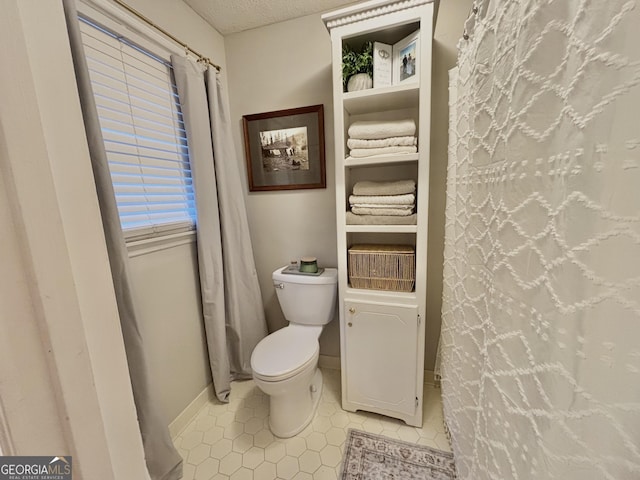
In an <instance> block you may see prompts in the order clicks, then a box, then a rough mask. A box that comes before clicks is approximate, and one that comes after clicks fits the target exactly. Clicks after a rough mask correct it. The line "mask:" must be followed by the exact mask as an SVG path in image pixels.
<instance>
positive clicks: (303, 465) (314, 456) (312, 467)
mask: <svg viewBox="0 0 640 480" xmlns="http://www.w3.org/2000/svg"><path fill="white" fill-rule="evenodd" d="M298 464H299V465H300V470H301V471H303V472H307V473H313V472H315V471H316V470H317V469H318V468H319V467H320V465H321V464H322V462H321V461H320V454H319V453H318V452H312V451H311V450H307V451H306V452H304V453H303V454H302V455H300V458H298Z"/></svg>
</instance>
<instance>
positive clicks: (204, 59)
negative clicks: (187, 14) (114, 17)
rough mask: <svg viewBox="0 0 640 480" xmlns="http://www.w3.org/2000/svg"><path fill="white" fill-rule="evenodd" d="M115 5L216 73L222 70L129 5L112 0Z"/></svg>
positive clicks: (118, 0)
mask: <svg viewBox="0 0 640 480" xmlns="http://www.w3.org/2000/svg"><path fill="white" fill-rule="evenodd" d="M113 1H114V2H115V3H117V4H118V5H120V6H121V7H122V8H124V9H125V10H127V11H128V12H129V13H132V14H133V15H135V16H136V17H138V18H139V19H140V20H142V21H143V22H145V23H147V24H148V25H150V26H152V27H153V28H155V29H156V30H158V31H159V32H160V33H162V34H163V35H165V36H167V37H169V38H170V39H171V40H173V41H174V42H176V43H177V44H178V45H180V46H181V47H182V48H184V49H185V50H187V51H189V52H191V53H192V54H194V55H195V56H196V57H198V59H199V60H200V61H202V62H206V63H208V64H209V65H211V66H212V67H213V68H215V69H216V70H217V71H218V72H220V71H221V70H222V67H221V66H220V65H216V64H215V63H213V62H212V61H211V60H210V59H209V58H208V57H205V56H204V55H202V54H200V53H198V52H196V51H195V50H194V49H193V48H191V47H190V46H189V45H187V44H186V43H184V42H182V41H180V40H178V39H177V38H176V37H174V36H173V35H171V34H170V33H169V32H167V31H166V30H165V29H164V28H162V27H160V26H158V25H156V24H155V23H154V22H153V21H152V20H150V19H148V18H147V17H145V16H144V15H143V14H142V13H140V12H138V11H137V10H136V9H135V8H133V7H130V6H129V5H127V4H126V3H124V2H123V1H122V0H113Z"/></svg>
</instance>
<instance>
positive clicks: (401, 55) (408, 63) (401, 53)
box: [393, 30, 420, 85]
mask: <svg viewBox="0 0 640 480" xmlns="http://www.w3.org/2000/svg"><path fill="white" fill-rule="evenodd" d="M419 55H420V30H417V31H415V32H413V33H412V34H411V35H409V36H408V37H405V38H403V39H402V40H400V41H399V42H398V43H395V44H394V45H393V84H394V85H398V84H400V83H405V82H417V81H418V80H419V79H420V65H419V62H420V57H419Z"/></svg>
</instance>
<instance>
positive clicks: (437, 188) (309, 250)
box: [225, 0, 471, 370]
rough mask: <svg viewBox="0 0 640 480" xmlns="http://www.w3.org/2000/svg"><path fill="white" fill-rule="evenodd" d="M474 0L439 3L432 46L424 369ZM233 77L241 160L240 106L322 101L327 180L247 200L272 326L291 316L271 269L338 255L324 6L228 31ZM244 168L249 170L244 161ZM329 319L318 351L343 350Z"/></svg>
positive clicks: (436, 324) (330, 261) (431, 350)
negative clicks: (463, 41) (453, 82)
mask: <svg viewBox="0 0 640 480" xmlns="http://www.w3.org/2000/svg"><path fill="white" fill-rule="evenodd" d="M470 6H471V0H455V1H452V0H447V1H445V2H442V3H441V5H440V11H439V20H438V23H437V25H436V35H435V36H436V38H435V43H434V54H433V58H434V60H433V62H434V63H433V66H434V70H433V75H434V78H433V98H432V112H433V118H432V134H431V135H432V146H431V158H432V160H431V162H432V164H431V172H430V199H429V202H430V208H429V251H428V257H429V259H428V260H429V272H428V282H427V339H426V354H425V368H426V369H427V370H433V367H434V362H435V355H436V349H437V345H438V336H439V333H440V309H441V302H442V300H441V297H442V251H443V244H444V243H443V242H444V238H443V235H444V198H445V195H444V192H445V183H446V165H447V127H448V118H449V111H448V95H447V90H448V82H447V71H448V69H449V68H451V67H452V66H453V65H455V59H456V53H455V52H456V50H455V45H456V42H457V40H458V38H459V36H460V34H461V33H462V23H463V21H464V19H465V18H466V15H467V13H468V11H469V8H470ZM225 47H226V54H227V66H228V78H229V84H230V85H231V88H230V91H229V98H230V102H231V120H232V124H233V128H234V135H235V143H236V148H237V149H238V154H239V159H238V161H239V162H244V146H243V144H242V137H241V134H242V125H241V121H242V115H246V114H251V113H259V112H267V111H272V110H279V109H284V108H293V107H300V106H304V105H311V104H315V103H323V104H324V106H325V133H326V141H325V146H326V151H327V167H328V168H327V189H326V190H315V191H313V190H309V191H304V190H299V191H294V192H286V193H281V192H268V193H249V194H248V201H247V208H248V211H249V223H250V228H251V236H252V240H253V242H254V249H255V257H256V266H257V270H258V276H259V278H260V285H261V288H262V296H263V298H264V301H265V307H266V312H267V318H268V321H269V327H270V329H271V330H273V329H277V328H279V327H281V326H283V325H284V319H283V318H282V313H281V312H280V308H279V306H278V302H277V299H276V297H275V292H274V290H273V287H272V285H271V272H272V271H273V270H274V269H275V268H276V267H278V266H280V265H283V264H285V263H287V262H288V261H289V260H294V259H296V258H299V257H300V256H301V255H305V254H312V255H316V256H317V257H318V258H319V260H320V263H322V264H323V265H331V266H334V265H335V264H336V254H337V252H336V230H335V214H334V210H335V187H334V172H335V168H334V167H335V161H334V158H333V152H334V147H333V133H332V129H333V122H332V118H333V114H332V109H333V101H332V96H331V73H330V69H331V42H330V38H329V33H328V32H327V30H326V29H325V28H324V25H323V23H322V21H321V18H320V15H310V16H306V17H303V18H299V19H296V20H291V21H288V22H283V23H278V24H276V25H270V26H267V27H263V28H257V29H254V30H249V31H246V32H241V33H237V34H234V35H230V36H227V37H225ZM242 168H243V170H244V171H246V168H245V167H244V163H243V164H242ZM337 323H338V322H337V321H336V322H332V324H331V325H330V326H329V328H327V329H326V331H325V333H324V334H323V338H322V339H321V340H322V341H321V353H322V354H325V355H335V356H337V355H339V351H340V350H339V329H338V325H337Z"/></svg>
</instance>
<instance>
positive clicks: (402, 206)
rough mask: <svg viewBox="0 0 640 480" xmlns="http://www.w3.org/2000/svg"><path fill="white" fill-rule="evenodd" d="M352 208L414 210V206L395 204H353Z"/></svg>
mask: <svg viewBox="0 0 640 480" xmlns="http://www.w3.org/2000/svg"><path fill="white" fill-rule="evenodd" d="M350 205H351V206H352V207H362V208H413V207H415V205H414V204H411V205H398V204H394V203H351V204H350Z"/></svg>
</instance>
